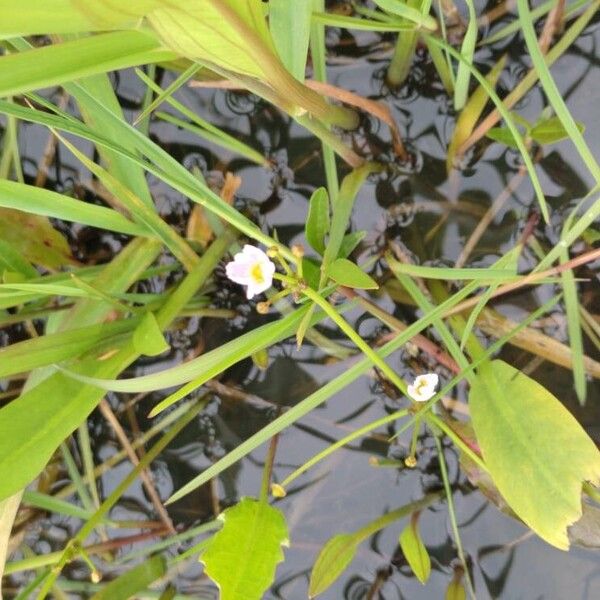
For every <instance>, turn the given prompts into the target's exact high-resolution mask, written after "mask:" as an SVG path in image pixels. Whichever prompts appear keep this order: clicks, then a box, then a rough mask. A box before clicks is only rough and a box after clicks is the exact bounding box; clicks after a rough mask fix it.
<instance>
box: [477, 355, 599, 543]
mask: <svg viewBox="0 0 600 600" xmlns="http://www.w3.org/2000/svg"><path fill="white" fill-rule="evenodd" d="M469 407H470V410H471V416H472V419H473V427H474V428H475V433H476V435H477V441H478V442H479V446H480V448H481V451H482V453H483V458H484V459H485V463H486V465H487V467H488V469H489V472H490V475H491V476H492V479H493V480H494V483H495V484H496V486H497V487H498V490H499V491H500V493H501V494H502V495H503V496H504V498H505V499H506V501H507V502H508V504H509V505H510V507H511V508H512V509H513V510H514V511H515V513H516V514H517V515H518V516H519V518H521V519H522V520H523V521H524V522H525V523H526V524H527V525H528V526H529V527H530V528H531V529H532V530H533V531H534V532H535V533H537V534H538V535H539V536H540V537H541V538H542V539H544V540H546V541H547V542H548V543H549V544H552V545H553V546H556V547H557V548H560V549H562V550H567V549H568V547H569V539H568V536H567V528H568V527H569V525H571V524H573V523H575V522H576V521H577V520H578V519H579V518H580V517H581V512H582V508H581V485H582V482H584V481H590V482H592V483H597V482H598V481H599V480H600V452H599V451H598V449H597V448H596V445H595V444H594V442H593V441H592V440H591V439H590V438H589V437H588V435H587V434H586V432H585V431H584V430H583V428H582V427H581V426H580V425H579V423H578V422H577V421H576V419H575V418H574V417H573V415H571V413H570V412H569V411H568V410H567V409H566V408H565V407H564V406H563V405H562V404H561V403H560V402H559V400H558V399H557V398H555V397H554V396H553V395H552V394H551V393H550V392H549V391H548V390H546V389H545V388H544V387H543V386H541V385H540V384H539V383H537V382H536V381H534V380H533V379H531V378H530V377H528V376H527V375H525V374H523V373H521V372H520V371H518V370H517V369H515V368H514V367H511V366H510V365H508V364H506V363H505V362H503V361H500V360H495V361H492V362H489V363H486V364H484V365H482V367H480V369H479V373H478V375H477V377H476V379H475V381H474V382H473V385H472V387H471V393H470V395H469Z"/></svg>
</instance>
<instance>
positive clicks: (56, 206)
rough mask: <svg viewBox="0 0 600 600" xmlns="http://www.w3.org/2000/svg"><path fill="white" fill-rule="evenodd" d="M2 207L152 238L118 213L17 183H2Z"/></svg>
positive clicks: (0, 186)
mask: <svg viewBox="0 0 600 600" xmlns="http://www.w3.org/2000/svg"><path fill="white" fill-rule="evenodd" d="M0 206H1V207H3V208H13V209H16V210H19V211H22V212H26V213H30V214H36V215H40V216H44V217H53V218H55V219H63V220H64V221H71V222H75V223H80V224H82V225H90V226H92V227H100V228H102V229H107V230H109V231H114V232H118V233H127V234H130V235H145V236H147V235H149V229H147V228H145V227H143V226H141V225H138V224H136V223H133V222H132V221H130V220H129V219H126V218H125V217H124V216H123V215H122V214H120V213H118V212H117V211H116V210H112V209H110V208H105V207H103V206H96V205H94V204H90V203H88V202H83V201H81V200H74V199H73V198H69V197H68V196H64V195H62V194H57V193H56V192H51V191H50V190H45V189H43V188H39V187H35V186H33V185H25V184H23V183H17V182H16V181H8V180H6V179H3V180H0Z"/></svg>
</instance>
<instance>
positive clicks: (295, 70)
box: [269, 0, 312, 81]
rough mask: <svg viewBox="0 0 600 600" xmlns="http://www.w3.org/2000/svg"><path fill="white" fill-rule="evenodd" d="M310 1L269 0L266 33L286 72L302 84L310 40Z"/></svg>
mask: <svg viewBox="0 0 600 600" xmlns="http://www.w3.org/2000/svg"><path fill="white" fill-rule="evenodd" d="M311 13H312V0H294V1H293V2H290V0H270V1H269V29H270V30H271V36H272V37H273V42H274V44H275V48H276V49H277V52H278V54H279V57H280V58H281V61H282V62H283V64H284V65H285V67H286V68H287V70H288V71H289V72H290V73H291V74H292V75H293V76H294V77H295V78H296V79H298V80H299V81H304V71H305V70H306V56H307V53H308V42H309V38H310V16H311Z"/></svg>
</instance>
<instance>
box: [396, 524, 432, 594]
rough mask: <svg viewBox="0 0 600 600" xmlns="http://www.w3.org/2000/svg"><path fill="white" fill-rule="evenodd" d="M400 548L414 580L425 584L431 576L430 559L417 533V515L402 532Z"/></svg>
mask: <svg viewBox="0 0 600 600" xmlns="http://www.w3.org/2000/svg"><path fill="white" fill-rule="evenodd" d="M400 548H401V549H402V553H403V554H404V557H405V558H406V561H407V562H408V564H409V566H410V568H411V569H412V571H413V573H414V574H415V576H416V578H417V579H418V580H419V581H420V582H421V583H425V582H426V581H427V580H428V579H429V575H430V574H431V559H430V558H429V553H428V552H427V548H425V544H424V543H423V540H422V539H421V535H420V533H419V526H418V513H414V514H413V516H412V517H411V519H410V523H409V524H408V525H407V526H406V527H405V528H404V529H403V530H402V533H401V534H400Z"/></svg>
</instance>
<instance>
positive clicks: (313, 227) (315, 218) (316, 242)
mask: <svg viewBox="0 0 600 600" xmlns="http://www.w3.org/2000/svg"><path fill="white" fill-rule="evenodd" d="M329 226H330V220H329V195H328V194H327V190H326V189H325V188H319V189H317V190H315V191H314V192H313V195H312V196H311V197H310V205H309V208H308V218H307V219H306V229H305V235H306V241H307V242H308V243H309V244H310V245H311V247H312V249H313V250H314V251H315V252H318V253H319V254H321V255H322V254H323V252H325V236H326V235H327V234H328V233H329Z"/></svg>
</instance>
